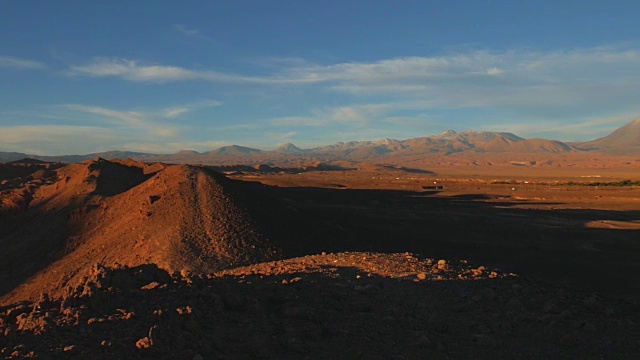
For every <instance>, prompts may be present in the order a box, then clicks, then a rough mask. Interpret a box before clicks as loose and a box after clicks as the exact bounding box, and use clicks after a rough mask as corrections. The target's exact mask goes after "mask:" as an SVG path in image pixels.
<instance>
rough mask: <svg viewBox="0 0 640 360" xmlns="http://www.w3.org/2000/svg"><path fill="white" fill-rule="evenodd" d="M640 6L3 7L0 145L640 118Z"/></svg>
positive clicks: (254, 143) (402, 131) (321, 135)
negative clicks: (638, 18)
mask: <svg viewBox="0 0 640 360" xmlns="http://www.w3.org/2000/svg"><path fill="white" fill-rule="evenodd" d="M638 13H640V3H639V2H637V1H606V2H605V1H588V0H582V1H542V0H539V1H510V0H509V1H489V0H470V1H455V0H451V1H436V0H433V1H401V2H399V1H374V0H366V1H365V0H362V1H348V0H342V1H329V0H324V1H311V0H309V1H277V0H271V1H241V0H236V1H181V2H180V4H178V2H176V1H159V0H156V1H143V0H137V1H124V0H123V1H116V0H114V1H103V2H99V3H98V2H93V1H64V0H61V1H56V2H53V1H44V0H42V1H29V0H22V1H17V0H7V1H3V2H2V4H0V151H22V152H28V153H36V154H69V153H90V152H98V151H106V150H114V149H120V150H131V151H148V152H166V153H171V152H176V151H179V150H182V149H194V150H197V151H207V150H213V149H215V148H217V147H220V146H223V145H228V144H240V145H245V146H251V147H257V148H261V149H265V150H268V149H272V148H275V147H276V146H277V145H279V144H282V143H286V142H293V143H295V144H297V145H298V146H300V147H313V146H318V145H325V144H330V143H333V142H337V141H349V140H375V139H380V138H386V137H388V138H396V139H406V138H412V137H419V136H427V135H433V134H437V133H440V132H442V131H444V130H446V129H454V130H458V131H460V130H466V129H473V130H491V131H511V132H514V133H516V134H517V135H520V136H523V137H545V138H552V139H558V140H564V141H573V140H590V139H593V138H597V137H600V136H604V135H606V134H608V133H609V132H610V131H612V130H613V129H615V128H617V127H619V126H621V125H623V124H625V123H627V122H629V121H632V120H633V119H635V118H637V117H639V116H640V101H639V100H640V96H639V95H640V26H638V24H637V14H638Z"/></svg>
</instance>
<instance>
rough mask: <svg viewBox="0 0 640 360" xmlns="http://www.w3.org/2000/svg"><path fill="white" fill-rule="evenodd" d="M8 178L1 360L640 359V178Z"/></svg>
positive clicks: (178, 173)
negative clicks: (27, 359) (630, 181)
mask: <svg viewBox="0 0 640 360" xmlns="http://www.w3.org/2000/svg"><path fill="white" fill-rule="evenodd" d="M2 166H3V167H2V176H3V178H2V179H0V181H2V185H1V186H0V190H1V191H2V195H0V196H1V197H0V199H1V200H2V208H0V229H1V233H0V246H1V248H2V250H3V251H2V253H1V254H0V264H2V270H3V271H2V273H1V274H0V295H1V296H2V297H1V298H0V304H1V307H0V356H1V357H4V358H21V357H38V358H63V357H76V358H114V357H115V358H184V359H209V358H211V359H236V358H246V359H253V358H265V359H269V358H273V359H281V358H291V359H301V358H310V359H316V358H317V359H324V358H326V359H328V358H362V359H375V358H379V359H413V358H425V357H426V358H429V357H435V356H438V357H442V358H452V359H458V358H522V359H540V358H567V359H573V358H612V359H614V358H615V359H634V358H637V356H638V354H640V341H639V340H638V339H640V303H639V300H640V262H638V259H639V258H640V236H638V235H639V234H640V188H638V187H634V186H607V185H601V186H592V185H593V184H591V185H589V183H590V182H594V181H599V182H603V183H609V184H613V183H617V182H620V181H622V180H626V179H633V180H637V178H638V172H637V169H635V167H633V166H627V167H620V168H616V167H612V168H611V169H600V170H597V171H598V174H600V175H598V176H599V177H598V178H593V177H591V176H592V174H594V171H595V170H593V169H592V168H588V167H587V168H581V169H577V170H576V169H570V170H567V169H566V168H565V167H563V168H561V169H560V170H558V169H548V168H531V167H526V168H521V167H519V166H516V165H513V166H511V167H504V168H502V169H498V170H496V168H487V167H482V166H480V167H474V166H463V167H460V166H456V165H442V166H441V167H439V168H438V167H436V166H432V167H427V166H425V167H424V169H420V168H408V167H402V166H396V165H393V166H392V165H375V164H364V163H363V165H359V166H358V167H355V168H350V167H349V166H347V165H345V166H342V167H337V166H335V167H331V168H326V169H323V168H317V169H308V171H307V170H302V169H298V170H295V169H293V170H291V171H271V170H270V169H265V168H260V167H258V166H256V167H253V168H251V167H242V168H240V167H238V168H234V167H232V166H229V167H225V168H220V167H217V168H212V167H207V166H188V165H167V164H162V163H142V162H138V161H133V160H113V161H107V160H103V159H95V160H90V161H85V162H82V163H77V164H71V165H66V166H65V165H63V164H56V163H42V162H39V161H26V162H22V163H21V162H17V163H13V164H6V165H2ZM216 170H217V171H216ZM220 171H224V172H226V174H227V175H226V176H225V175H223V173H222V172H220ZM588 185H589V186H588Z"/></svg>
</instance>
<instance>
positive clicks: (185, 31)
mask: <svg viewBox="0 0 640 360" xmlns="http://www.w3.org/2000/svg"><path fill="white" fill-rule="evenodd" d="M173 27H174V28H175V29H176V30H178V31H179V32H181V33H183V34H185V35H188V36H196V35H199V34H200V30H198V29H193V28H189V27H187V26H185V25H181V24H176V25H174V26H173Z"/></svg>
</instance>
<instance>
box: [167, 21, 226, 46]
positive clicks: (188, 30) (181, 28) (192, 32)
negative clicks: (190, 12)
mask: <svg viewBox="0 0 640 360" xmlns="http://www.w3.org/2000/svg"><path fill="white" fill-rule="evenodd" d="M173 28H174V29H176V30H177V31H178V32H179V33H181V34H183V35H185V36H188V37H191V38H195V39H199V40H203V41H206V42H208V43H216V41H215V40H214V39H212V38H211V37H209V36H207V35H205V34H203V33H202V31H200V30H199V29H196V28H192V27H189V26H187V25H183V24H176V25H174V26H173Z"/></svg>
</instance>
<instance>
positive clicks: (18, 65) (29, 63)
mask: <svg viewBox="0 0 640 360" xmlns="http://www.w3.org/2000/svg"><path fill="white" fill-rule="evenodd" d="M0 67H5V68H11V69H18V70H41V69H44V68H45V67H46V66H45V65H44V64H43V63H41V62H38V61H33V60H27V59H21V58H17V57H13V56H3V55H0Z"/></svg>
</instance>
